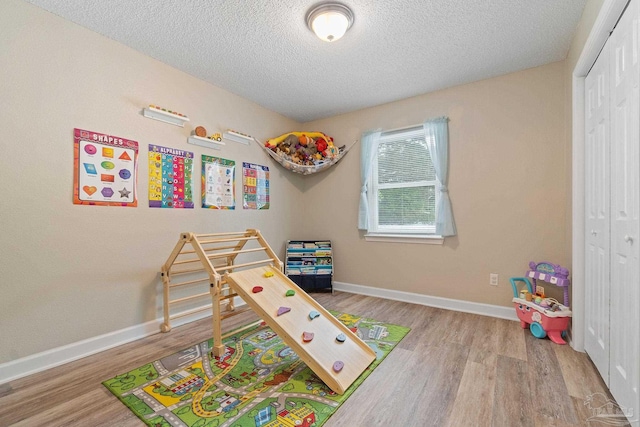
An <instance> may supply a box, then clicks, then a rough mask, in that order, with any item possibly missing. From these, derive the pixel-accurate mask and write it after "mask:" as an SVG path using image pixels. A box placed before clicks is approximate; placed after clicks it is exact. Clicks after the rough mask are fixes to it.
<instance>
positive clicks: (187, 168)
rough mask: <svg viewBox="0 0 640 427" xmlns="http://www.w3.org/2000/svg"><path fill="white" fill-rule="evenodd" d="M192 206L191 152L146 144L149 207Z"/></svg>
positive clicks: (179, 207)
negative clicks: (147, 149)
mask: <svg viewBox="0 0 640 427" xmlns="http://www.w3.org/2000/svg"><path fill="white" fill-rule="evenodd" d="M193 206H194V202H193V153H192V152H190V151H184V150H178V149H176V148H169V147H161V146H159V145H153V144H149V207H150V208H169V209H193Z"/></svg>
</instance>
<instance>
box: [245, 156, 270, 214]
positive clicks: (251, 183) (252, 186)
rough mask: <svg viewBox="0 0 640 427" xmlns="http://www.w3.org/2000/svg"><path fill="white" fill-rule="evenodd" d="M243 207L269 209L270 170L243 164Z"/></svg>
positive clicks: (251, 164) (265, 167) (264, 167)
mask: <svg viewBox="0 0 640 427" xmlns="http://www.w3.org/2000/svg"><path fill="white" fill-rule="evenodd" d="M242 207H243V208H244V209H258V210H260V209H269V168H268V167H267V166H261V165H256V164H253V163H246V162H242Z"/></svg>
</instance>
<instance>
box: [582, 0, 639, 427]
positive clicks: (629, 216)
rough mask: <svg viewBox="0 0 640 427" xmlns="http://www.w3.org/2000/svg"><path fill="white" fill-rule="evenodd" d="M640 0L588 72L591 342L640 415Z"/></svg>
mask: <svg viewBox="0 0 640 427" xmlns="http://www.w3.org/2000/svg"><path fill="white" fill-rule="evenodd" d="M639 2H640V0H631V1H630V2H629V4H628V5H627V9H626V10H625V12H624V13H623V15H622V16H621V18H620V20H619V21H618V23H617V25H616V27H615V29H614V30H613V32H612V33H611V36H610V37H609V40H608V41H607V42H606V44H605V46H604V48H603V50H602V52H601V53H600V56H599V57H598V59H597V60H596V62H595V64H594V65H593V67H592V69H591V71H590V72H589V75H588V76H587V77H586V79H585V180H586V181H585V209H586V215H585V244H586V248H585V256H586V260H585V268H586V271H585V315H586V328H585V335H586V336H585V350H586V351H587V353H588V354H589V356H590V357H591V360H592V361H593V363H594V364H595V365H596V367H597V369H598V371H599V372H600V374H601V375H602V378H603V379H604V381H605V382H606V383H607V385H608V386H609V389H610V390H611V394H612V395H613V396H614V397H615V399H616V401H617V402H618V404H619V405H620V408H621V409H622V410H623V411H625V414H626V415H627V417H628V418H629V420H631V421H632V425H634V426H636V425H638V420H639V416H640V390H639V387H640V384H639V383H640V263H639V256H638V254H639V251H638V248H639V247H640V236H639V221H640V215H639V210H640V206H639V200H640V182H639V175H640V150H639V145H640V92H639V87H638V85H639V82H640V66H639V58H638V56H639V54H640V51H639V47H638V44H639V42H640V31H639V28H640V26H639V18H640V16H639V15H640V10H639V8H638V3H639Z"/></svg>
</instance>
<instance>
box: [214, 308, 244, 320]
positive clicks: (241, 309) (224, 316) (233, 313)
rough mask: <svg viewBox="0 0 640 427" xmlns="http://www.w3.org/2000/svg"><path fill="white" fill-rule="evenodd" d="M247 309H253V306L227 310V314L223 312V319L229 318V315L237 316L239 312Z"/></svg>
mask: <svg viewBox="0 0 640 427" xmlns="http://www.w3.org/2000/svg"><path fill="white" fill-rule="evenodd" d="M247 311H251V307H249V306H246V307H243V308H240V309H235V310H233V311H229V312H226V313H225V314H221V315H220V318H221V319H228V318H229V317H233V316H237V315H238V314H242V313H246V312H247Z"/></svg>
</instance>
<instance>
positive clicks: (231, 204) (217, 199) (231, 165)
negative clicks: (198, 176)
mask: <svg viewBox="0 0 640 427" xmlns="http://www.w3.org/2000/svg"><path fill="white" fill-rule="evenodd" d="M235 172H236V162H235V161H233V160H227V159H221V158H219V157H211V156H205V155H204V154H203V155H202V207H203V208H208V209H229V210H233V209H235V208H236V200H235V193H236V178H235Z"/></svg>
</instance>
